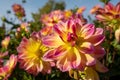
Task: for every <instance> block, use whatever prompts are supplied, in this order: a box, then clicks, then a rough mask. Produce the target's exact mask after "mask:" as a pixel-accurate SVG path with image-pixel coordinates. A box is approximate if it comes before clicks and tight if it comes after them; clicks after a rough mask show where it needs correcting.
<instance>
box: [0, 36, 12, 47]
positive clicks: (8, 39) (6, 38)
mask: <svg viewBox="0 0 120 80" xmlns="http://www.w3.org/2000/svg"><path fill="white" fill-rule="evenodd" d="M9 42H10V36H7V37H5V39H4V40H2V42H1V45H2V47H4V48H6V49H7V47H8V45H9Z"/></svg>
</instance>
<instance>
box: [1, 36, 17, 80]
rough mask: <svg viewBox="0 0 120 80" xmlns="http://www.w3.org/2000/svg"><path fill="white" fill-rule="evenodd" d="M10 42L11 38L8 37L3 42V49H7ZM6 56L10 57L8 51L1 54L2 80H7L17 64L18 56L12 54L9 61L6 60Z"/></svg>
mask: <svg viewBox="0 0 120 80" xmlns="http://www.w3.org/2000/svg"><path fill="white" fill-rule="evenodd" d="M9 41H10V37H9V36H8V37H6V38H5V39H4V40H3V41H2V42H1V45H2V47H3V48H5V49H7V47H8V44H9ZM6 56H9V55H8V51H6V52H4V53H2V52H0V80H7V79H8V77H9V76H10V74H11V73H12V71H13V69H14V68H15V66H16V64H17V56H16V55H14V54H12V55H11V56H10V59H9V60H7V59H5V57H6Z"/></svg>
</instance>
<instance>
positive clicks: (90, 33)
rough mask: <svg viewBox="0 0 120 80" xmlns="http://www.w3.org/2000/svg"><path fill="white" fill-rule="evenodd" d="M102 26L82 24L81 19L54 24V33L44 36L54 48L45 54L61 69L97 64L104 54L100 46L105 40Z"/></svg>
mask: <svg viewBox="0 0 120 80" xmlns="http://www.w3.org/2000/svg"><path fill="white" fill-rule="evenodd" d="M102 33H103V30H102V29H101V28H95V27H94V25H93V24H86V25H82V22H81V21H80V19H70V20H68V21H66V22H60V23H59V24H57V25H55V26H54V32H53V34H50V35H48V36H46V37H44V38H43V43H44V44H45V45H46V46H48V47H51V48H53V49H52V50H50V51H48V52H47V53H46V54H45V55H44V59H45V60H48V61H54V60H55V61H56V66H57V67H58V68H59V69H60V70H61V71H69V70H71V69H78V68H79V69H81V70H82V69H84V68H85V66H92V65H95V64H96V59H97V58H99V57H101V56H103V55H104V52H105V51H104V49H103V48H102V47H101V46H100V44H101V42H102V41H103V40H104V36H103V35H102Z"/></svg>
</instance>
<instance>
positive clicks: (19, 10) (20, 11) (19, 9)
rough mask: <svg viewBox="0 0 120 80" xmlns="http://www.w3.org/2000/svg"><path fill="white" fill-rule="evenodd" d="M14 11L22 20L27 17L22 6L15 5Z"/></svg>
mask: <svg viewBox="0 0 120 80" xmlns="http://www.w3.org/2000/svg"><path fill="white" fill-rule="evenodd" d="M12 9H13V11H14V12H15V15H16V16H17V17H18V18H19V19H21V18H22V17H24V16H25V10H24V8H23V7H22V6H21V5H20V4H14V5H12Z"/></svg>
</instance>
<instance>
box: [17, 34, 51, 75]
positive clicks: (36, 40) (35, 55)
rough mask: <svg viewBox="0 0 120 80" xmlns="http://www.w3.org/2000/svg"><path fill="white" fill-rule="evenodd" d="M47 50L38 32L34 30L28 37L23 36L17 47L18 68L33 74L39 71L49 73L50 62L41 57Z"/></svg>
mask: <svg viewBox="0 0 120 80" xmlns="http://www.w3.org/2000/svg"><path fill="white" fill-rule="evenodd" d="M47 50H48V48H47V47H45V46H44V45H43V44H42V42H41V37H40V34H39V32H38V33H36V32H34V33H33V34H32V35H31V37H30V38H29V39H27V38H25V37H24V38H23V39H22V41H21V43H20V45H19V46H18V48H17V51H18V62H19V63H20V68H22V69H25V70H26V71H27V72H28V73H31V74H33V75H37V74H38V73H39V72H43V73H50V69H51V67H50V63H49V62H46V61H44V60H43V59H42V57H43V55H44V53H45V52H46V51H47Z"/></svg>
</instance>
